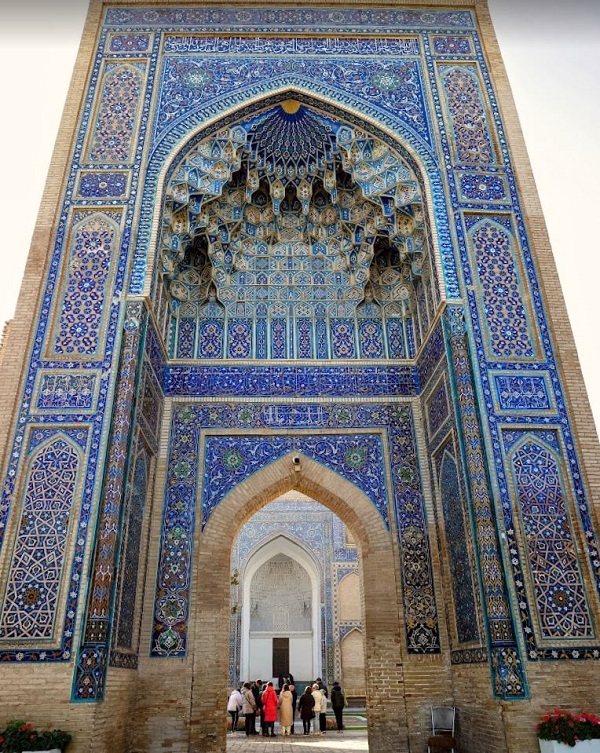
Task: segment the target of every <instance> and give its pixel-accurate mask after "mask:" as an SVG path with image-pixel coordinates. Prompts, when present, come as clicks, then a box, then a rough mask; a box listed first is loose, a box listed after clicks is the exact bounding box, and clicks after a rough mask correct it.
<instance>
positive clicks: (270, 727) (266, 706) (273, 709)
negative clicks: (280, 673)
mask: <svg viewBox="0 0 600 753" xmlns="http://www.w3.org/2000/svg"><path fill="white" fill-rule="evenodd" d="M261 700H262V716H263V719H264V722H265V732H264V734H265V735H267V736H269V735H270V736H271V737H275V722H276V721H277V700H278V699H277V693H276V692H275V688H274V687H273V683H272V682H271V681H269V682H268V683H267V687H266V689H265V691H264V693H263V694H262V698H261Z"/></svg>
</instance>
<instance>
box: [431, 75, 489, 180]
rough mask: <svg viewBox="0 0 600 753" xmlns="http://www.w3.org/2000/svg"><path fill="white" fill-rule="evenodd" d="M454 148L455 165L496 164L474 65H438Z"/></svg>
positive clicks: (478, 79) (483, 100) (479, 81)
mask: <svg viewBox="0 0 600 753" xmlns="http://www.w3.org/2000/svg"><path fill="white" fill-rule="evenodd" d="M438 74H439V76H440V80H441V84H442V91H443V93H444V98H445V104H446V111H447V114H448V119H449V122H450V131H451V134H452V142H453V146H454V158H455V160H454V161H455V162H458V163H463V164H479V165H484V166H487V165H490V164H495V163H496V161H497V159H496V153H495V149H494V145H493V142H492V136H491V133H490V128H489V125H488V122H489V119H488V117H487V113H486V105H485V98H484V94H483V92H482V89H481V79H480V76H479V71H478V68H477V66H475V65H467V64H463V65H456V66H449V65H442V64H439V65H438Z"/></svg>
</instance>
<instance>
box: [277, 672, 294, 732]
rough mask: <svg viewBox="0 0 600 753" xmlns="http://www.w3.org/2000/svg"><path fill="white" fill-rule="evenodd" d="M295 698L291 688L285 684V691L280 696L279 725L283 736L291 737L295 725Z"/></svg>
mask: <svg viewBox="0 0 600 753" xmlns="http://www.w3.org/2000/svg"><path fill="white" fill-rule="evenodd" d="M292 700H293V696H292V693H291V691H290V686H289V685H288V684H287V683H284V684H283V690H282V691H281V693H280V694H279V704H278V705H279V724H280V725H281V734H282V735H284V736H285V735H289V734H290V730H291V727H292V724H293V723H294V710H293V708H292Z"/></svg>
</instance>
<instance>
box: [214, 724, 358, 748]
mask: <svg viewBox="0 0 600 753" xmlns="http://www.w3.org/2000/svg"><path fill="white" fill-rule="evenodd" d="M297 727H298V724H296V728H297ZM275 732H276V736H275V737H263V736H262V735H254V736H252V735H251V736H250V737H246V735H245V734H244V733H243V732H236V733H235V734H228V735H227V753H341V751H368V749H369V746H368V744H367V730H366V729H360V730H351V729H346V730H344V731H343V732H341V733H339V732H336V731H335V730H333V731H329V730H328V731H327V732H325V733H324V734H323V735H303V734H302V722H300V734H299V735H298V734H295V735H290V736H289V737H288V736H286V737H282V736H281V735H280V734H278V733H279V729H277V728H276V730H275Z"/></svg>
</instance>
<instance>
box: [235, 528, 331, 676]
mask: <svg viewBox="0 0 600 753" xmlns="http://www.w3.org/2000/svg"><path fill="white" fill-rule="evenodd" d="M240 578H241V583H242V601H241V608H242V611H241V647H240V648H241V657H240V659H241V661H240V671H239V678H237V679H238V682H239V681H244V680H253V679H255V678H258V677H260V678H263V677H264V678H266V679H268V680H271V679H277V678H278V676H279V675H280V674H282V675H289V674H290V672H291V673H292V675H294V676H295V677H296V678H297V679H298V680H300V679H302V680H311V679H314V677H316V676H317V674H320V667H321V656H320V646H321V619H320V605H321V599H322V596H321V574H320V573H319V571H318V568H317V563H315V561H314V560H313V558H312V557H311V556H310V553H308V552H307V551H306V550H305V549H303V548H302V547H300V546H299V545H298V544H296V543H294V542H293V541H291V540H290V539H289V538H287V537H285V536H281V535H280V536H276V537H275V538H273V539H271V540H270V541H269V542H268V543H267V544H265V545H264V546H261V547H260V548H259V549H258V551H256V552H254V553H253V554H252V556H251V557H250V559H249V560H248V562H247V564H246V567H245V569H244V571H243V572H241V573H240ZM276 639H279V640H280V641H283V640H287V641H288V660H287V662H285V666H283V665H282V666H277V663H276V662H275V659H274V656H273V654H274V648H272V646H273V644H274V641H275V640H276ZM234 679H235V678H234ZM235 684H237V683H235Z"/></svg>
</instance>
